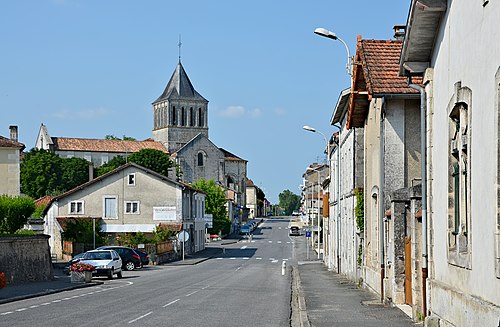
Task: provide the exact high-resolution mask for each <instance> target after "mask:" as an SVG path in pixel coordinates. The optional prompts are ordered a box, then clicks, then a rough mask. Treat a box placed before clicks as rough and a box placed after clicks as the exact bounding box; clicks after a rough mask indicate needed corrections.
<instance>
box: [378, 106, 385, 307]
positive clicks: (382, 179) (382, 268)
mask: <svg viewBox="0 0 500 327" xmlns="http://www.w3.org/2000/svg"><path fill="white" fill-rule="evenodd" d="M384 115H385V98H382V105H381V111H380V167H379V169H380V172H379V176H380V181H379V184H380V185H379V187H380V188H379V190H380V191H379V252H380V301H381V302H384V279H385V244H384V240H385V235H384V232H385V230H384V217H385V199H384V184H385V171H384V161H385V160H384V159H385V158H384V137H385V135H384Z"/></svg>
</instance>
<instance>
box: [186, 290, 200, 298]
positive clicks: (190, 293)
mask: <svg viewBox="0 0 500 327" xmlns="http://www.w3.org/2000/svg"><path fill="white" fill-rule="evenodd" d="M199 291H200V290H196V291H194V292H191V293H189V294H186V297H188V296H191V295H193V294H195V293H198V292H199Z"/></svg>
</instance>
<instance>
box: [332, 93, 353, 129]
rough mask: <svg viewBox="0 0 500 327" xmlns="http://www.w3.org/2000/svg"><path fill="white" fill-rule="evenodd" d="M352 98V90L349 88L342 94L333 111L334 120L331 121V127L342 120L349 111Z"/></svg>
mask: <svg viewBox="0 0 500 327" xmlns="http://www.w3.org/2000/svg"><path fill="white" fill-rule="evenodd" d="M350 96H351V88H347V89H345V90H343V91H342V92H340V95H339V99H338V100H337V105H336V106H335V109H334V110H333V114H332V118H331V119H330V125H335V124H336V123H339V122H340V121H341V120H342V117H344V116H345V114H346V112H347V111H348V110H349V97H350Z"/></svg>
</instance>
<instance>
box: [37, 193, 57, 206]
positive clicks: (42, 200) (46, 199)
mask: <svg viewBox="0 0 500 327" xmlns="http://www.w3.org/2000/svg"><path fill="white" fill-rule="evenodd" d="M52 198H53V197H52V196H50V195H46V196H44V197H41V198H40V199H37V200H35V205H36V206H41V205H43V206H46V205H48V204H49V203H50V201H52Z"/></svg>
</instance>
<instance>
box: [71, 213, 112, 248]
mask: <svg viewBox="0 0 500 327" xmlns="http://www.w3.org/2000/svg"><path fill="white" fill-rule="evenodd" d="M62 236H63V239H64V240H67V241H72V242H75V243H84V244H92V243H93V241H94V224H93V222H92V219H90V218H89V219H82V218H75V219H70V220H68V222H67V223H66V226H65V228H64V232H63V235H62ZM103 241H104V234H103V232H102V230H101V226H100V224H95V242H96V244H103V243H104V242H103Z"/></svg>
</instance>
